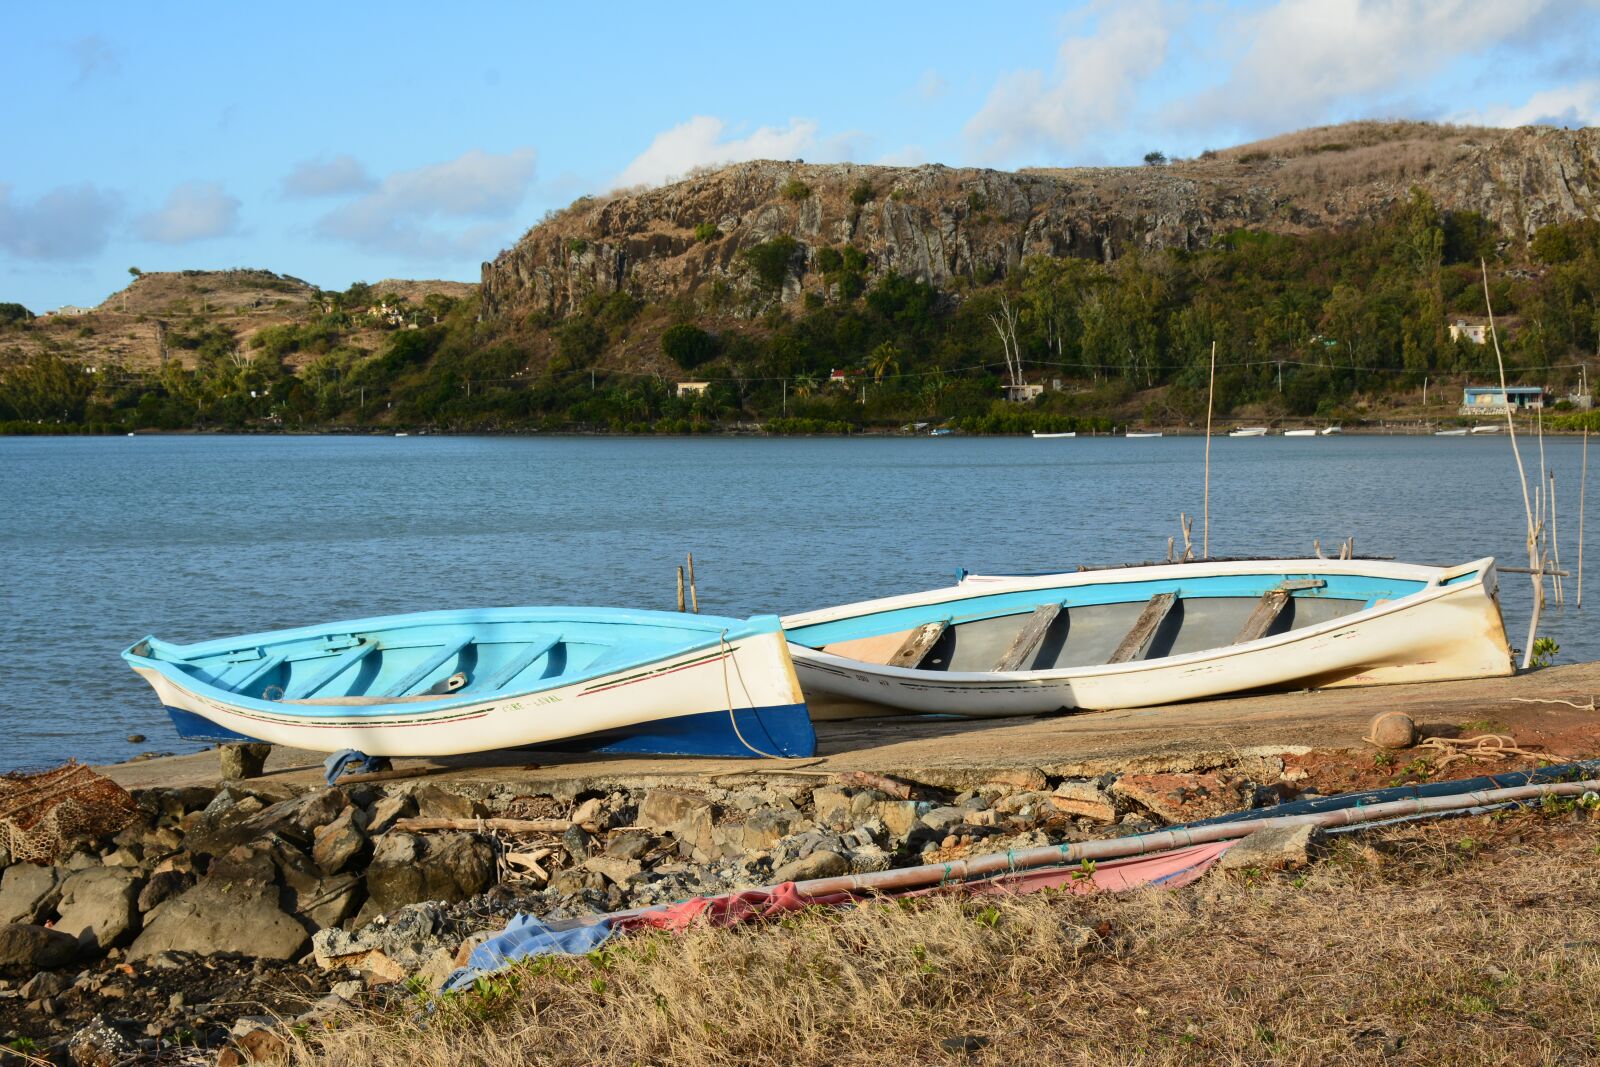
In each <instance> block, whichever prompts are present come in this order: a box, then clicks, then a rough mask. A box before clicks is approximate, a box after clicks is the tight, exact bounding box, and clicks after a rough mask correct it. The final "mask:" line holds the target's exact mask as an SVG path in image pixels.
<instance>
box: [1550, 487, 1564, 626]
mask: <svg viewBox="0 0 1600 1067" xmlns="http://www.w3.org/2000/svg"><path fill="white" fill-rule="evenodd" d="M1550 562H1551V563H1553V564H1554V565H1555V570H1554V571H1552V572H1551V573H1553V574H1554V575H1555V578H1554V580H1553V582H1552V584H1553V585H1554V586H1555V591H1556V603H1557V604H1565V603H1566V602H1567V587H1566V586H1565V585H1563V584H1562V582H1561V522H1560V519H1559V518H1558V513H1557V510H1556V472H1555V470H1554V469H1552V470H1551V471H1550Z"/></svg>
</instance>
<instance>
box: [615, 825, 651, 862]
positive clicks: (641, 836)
mask: <svg viewBox="0 0 1600 1067" xmlns="http://www.w3.org/2000/svg"><path fill="white" fill-rule="evenodd" d="M655 843H656V838H655V835H654V834H652V833H650V831H648V830H624V831H623V832H622V833H620V834H617V835H616V836H615V837H613V838H612V839H611V840H610V841H607V842H606V855H607V856H611V857H613V858H615V859H619V860H639V859H643V858H644V857H645V855H646V854H648V853H649V851H650V850H651V849H652V848H654V847H655Z"/></svg>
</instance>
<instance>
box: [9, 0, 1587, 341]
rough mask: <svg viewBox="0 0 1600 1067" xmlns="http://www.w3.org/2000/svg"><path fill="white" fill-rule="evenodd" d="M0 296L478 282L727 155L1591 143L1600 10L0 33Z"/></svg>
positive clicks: (1113, 158)
mask: <svg viewBox="0 0 1600 1067" xmlns="http://www.w3.org/2000/svg"><path fill="white" fill-rule="evenodd" d="M0 48H3V50H4V62H0V99H4V100H5V101H6V106H5V110H4V117H5V126H6V127H7V129H6V137H5V149H4V151H3V152H0V301H6V300H16V301H20V302H22V303H24V304H27V305H28V306H29V307H31V308H33V309H34V310H35V311H38V310H44V309H47V308H52V307H56V306H58V305H60V304H63V303H76V304H85V305H88V304H94V303H98V302H99V301H100V300H101V299H103V298H104V297H105V296H106V295H108V294H109V293H111V292H113V291H114V290H116V289H118V288H120V287H121V286H122V285H123V284H125V283H126V281H127V268H128V267H130V266H138V267H140V268H142V269H144V270H176V269H183V268H197V269H213V268H225V267H234V266H250V267H264V268H267V269H271V270H276V271H280V272H283V273H288V274H293V275H296V276H299V277H302V278H305V279H307V280H308V281H311V282H314V283H316V284H318V285H322V286H324V287H328V288H343V287H345V286H346V285H348V284H349V283H350V282H352V281H355V280H366V281H376V280H378V279H379V278H384V277H414V278H423V277H443V278H455V279H461V280H476V278H477V276H478V267H479V264H480V262H481V261H483V260H485V259H490V258H493V256H494V255H495V254H496V253H497V252H498V251H499V250H500V249H502V248H504V247H505V246H506V245H507V244H509V243H510V242H512V241H514V240H515V239H516V238H517V237H518V236H519V235H520V234H521V233H522V232H523V231H524V230H526V229H527V228H528V227H529V226H531V225H533V224H534V223H536V222H537V221H538V220H539V217H540V216H541V215H542V214H544V212H545V211H547V210H549V209H551V208H555V207H561V206H563V205H565V204H567V203H569V202H570V201H571V200H573V199H574V198H575V197H577V196H579V195H582V194H584V193H599V192H604V191H606V190H608V189H613V188H617V187H619V186H632V185H640V184H658V183H660V182H663V181H666V180H669V179H671V178H673V177H675V176H680V175H682V174H684V173H686V172H687V171H689V170H690V169H691V168H693V167H696V166H701V165H707V164H715V163H721V162H727V161H730V160H736V159H748V158H758V157H767V158H779V159H795V158H803V159H806V160H808V161H811V162H821V161H827V160H840V159H849V160H855V161H858V162H869V163H870V162H886V163H918V162H939V163H947V164H952V165H961V164H966V165H982V166H995V167H1007V168H1010V167H1016V166H1026V165H1072V164H1102V163H1114V164H1122V163H1133V162H1137V161H1138V159H1139V158H1140V157H1141V156H1142V155H1143V154H1144V153H1145V152H1146V151H1149V150H1151V149H1161V150H1163V151H1165V152H1167V153H1168V154H1169V155H1192V154H1194V153H1197V152H1199V151H1201V150H1202V149H1205V148H1207V147H1222V146H1225V145H1228V144H1235V143H1239V142H1242V141H1246V140H1251V139H1254V138H1257V137H1261V136H1268V135H1271V134H1274V133H1278V132H1282V131H1285V130H1289V129H1298V128H1300V127H1304V126H1312V125H1320V124H1324V123H1329V122H1340V121H1345V120H1348V119H1353V118H1367V117H1377V118H1387V117H1411V118H1425V119H1435V120H1442V121H1458V122H1478V123H1486V124H1491V125H1518V124H1522V123H1529V122H1546V123H1555V124H1562V125H1571V126H1582V125H1600V61H1597V60H1596V59H1595V56H1596V55H1600V0H1505V2H1499V0H1366V2H1363V0H1255V2H1238V3H1229V2H1222V0H1199V2H1193V3H1181V2H1177V0H1123V2H1118V3H1108V2H1100V3H1096V2H1086V3H1041V2H1036V0H1017V2H1013V3H1009V4H1006V5H996V6H994V7H992V8H988V9H985V8H984V6H983V5H973V4H971V3H936V2H919V3H916V4H887V3H883V4H872V3H859V2H858V3H831V2H822V3H808V4H804V5H799V6H796V5H763V4H750V3H741V4H700V5H690V4H673V5H667V4H644V3H638V4H627V3H623V4H609V5H600V4H591V5H583V6H579V5H562V6H555V5H549V6H539V5H532V4H504V5H497V4H486V3H485V4H465V5H460V6H458V7H456V8H455V9H453V10H451V9H446V8H443V7H441V6H440V5H437V4H411V3H401V2H394V3H387V4H383V5H381V6H380V5H356V4H347V5H320V4H318V5H312V4H296V3H281V4H277V5H273V6H271V7H268V8H260V7H255V8H239V7H230V6H229V5H218V4H214V3H213V4H207V5H198V4H193V5H190V4H181V3H166V4H158V5H144V6H130V5H125V4H123V5H115V6H113V5H110V4H100V3H92V2H88V3H82V4H76V5H42V4H36V5H27V6H19V7H15V8H13V10H12V11H11V12H10V13H9V15H8V19H7V35H6V40H5V41H4V43H3V44H0Z"/></svg>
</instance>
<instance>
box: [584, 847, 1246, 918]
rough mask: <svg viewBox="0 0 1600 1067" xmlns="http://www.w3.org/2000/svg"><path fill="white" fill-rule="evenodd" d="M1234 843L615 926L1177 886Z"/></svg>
mask: <svg viewBox="0 0 1600 1067" xmlns="http://www.w3.org/2000/svg"><path fill="white" fill-rule="evenodd" d="M1232 844H1233V842H1232V841H1218V842H1215V843H1213V844H1209V845H1193V846H1191V847H1189V848H1179V849H1173V850H1172V851H1170V852H1161V853H1157V854H1155V855H1152V856H1133V857H1130V858H1128V859H1120V860H1105V861H1102V862H1099V863H1097V864H1095V867H1094V870H1093V873H1091V874H1089V876H1088V877H1082V875H1083V873H1084V869H1083V867H1082V866H1080V865H1078V864H1072V865H1070V866H1062V867H1039V868H1034V869H1032V870H1026V871H1018V872H1017V873H1015V874H1002V875H996V876H993V877H991V878H987V879H984V880H982V881H976V882H952V883H949V884H947V885H933V886H928V887H926V888H923V889H913V890H906V891H903V892H900V893H894V894H876V893H828V894H825V895H823V896H811V895H809V894H806V893H802V892H800V891H799V890H798V889H797V888H796V887H795V883H793V882H785V883H783V884H782V885H780V886H777V887H775V888H774V889H773V890H772V891H771V892H767V891H764V890H760V889H746V890H743V891H742V892H738V893H727V894H724V895H723V896H717V897H695V898H694V899H693V900H685V901H682V902H681V903H678V904H673V905H670V906H668V907H666V908H662V909H660V910H659V911H651V912H646V913H644V914H643V915H633V916H629V917H628V918H626V919H619V920H617V921H616V922H615V924H614V926H615V927H616V928H617V929H623V930H627V929H637V928H639V927H652V928H654V929H657V930H671V931H674V932H676V931H679V930H684V929H687V928H688V927H689V926H692V925H693V924H694V923H695V922H696V921H699V920H702V919H703V920H705V921H706V922H709V923H711V924H712V925H714V926H733V925H735V924H737V923H742V922H749V921H752V920H759V919H768V918H773V917H776V916H781V915H785V914H787V913H789V912H794V911H799V910H800V909H802V908H809V907H830V906H835V905H840V904H848V903H850V902H852V901H864V900H871V899H873V898H874V897H877V896H880V895H892V896H902V897H915V896H927V895H929V894H931V893H940V892H967V893H981V894H994V895H1000V894H1010V893H1036V892H1038V891H1039V890H1041V889H1067V890H1070V891H1072V892H1074V893H1093V892H1096V891H1105V892H1111V893H1118V892H1123V891H1125V890H1129V889H1138V888H1140V887H1142V886H1150V885H1153V886H1160V887H1161V888H1163V889H1177V888H1179V887H1181V886H1186V885H1188V884H1189V883H1190V882H1193V881H1194V880H1195V879H1197V878H1199V877H1200V876H1201V875H1203V874H1205V873H1206V871H1208V870H1210V869H1211V865H1212V864H1213V863H1215V862H1217V859H1218V857H1220V856H1221V855H1222V854H1223V853H1224V852H1226V851H1227V850H1228V848H1229V846H1231V845H1232Z"/></svg>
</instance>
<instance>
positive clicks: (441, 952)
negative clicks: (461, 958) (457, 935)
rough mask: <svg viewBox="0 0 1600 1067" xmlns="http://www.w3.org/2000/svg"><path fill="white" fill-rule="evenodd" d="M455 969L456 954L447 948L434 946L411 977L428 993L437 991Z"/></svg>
mask: <svg viewBox="0 0 1600 1067" xmlns="http://www.w3.org/2000/svg"><path fill="white" fill-rule="evenodd" d="M455 969H456V954H455V953H454V952H453V951H451V950H450V949H448V948H436V949H434V950H433V955H431V956H429V957H428V958H427V960H425V961H424V962H423V964H422V966H421V967H418V968H417V970H416V973H415V974H413V975H412V976H411V978H412V981H414V982H416V983H417V984H419V985H421V986H422V987H423V988H424V989H426V990H428V991H429V992H430V993H437V992H438V991H439V990H441V989H443V988H444V983H445V979H447V978H449V977H450V975H451V974H453V973H454V972H455Z"/></svg>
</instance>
